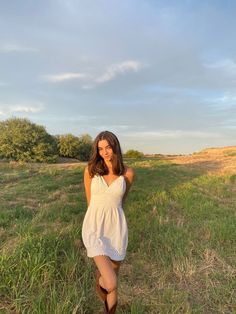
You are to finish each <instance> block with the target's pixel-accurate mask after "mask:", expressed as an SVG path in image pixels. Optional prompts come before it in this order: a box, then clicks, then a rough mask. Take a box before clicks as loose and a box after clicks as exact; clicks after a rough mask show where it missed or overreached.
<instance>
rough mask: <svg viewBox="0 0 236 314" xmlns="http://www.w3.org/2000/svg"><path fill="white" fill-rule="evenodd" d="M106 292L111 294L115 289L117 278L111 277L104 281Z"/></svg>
mask: <svg viewBox="0 0 236 314" xmlns="http://www.w3.org/2000/svg"><path fill="white" fill-rule="evenodd" d="M104 281H105V286H106V290H107V291H108V292H111V291H113V290H116V289H117V276H116V275H115V276H112V278H106V279H105V280H104Z"/></svg>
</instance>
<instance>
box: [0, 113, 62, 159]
mask: <svg viewBox="0 0 236 314" xmlns="http://www.w3.org/2000/svg"><path fill="white" fill-rule="evenodd" d="M56 154H57V147H56V141H55V139H54V138H53V137H52V136H51V135H50V134H48V133H47V132H46V130H45V128H44V127H43V126H41V125H36V124H34V123H32V122H30V121H29V120H28V119H23V118H10V119H7V120H5V121H1V122H0V157H1V158H6V159H9V160H16V161H31V162H52V161H55V159H56V157H57V156H56Z"/></svg>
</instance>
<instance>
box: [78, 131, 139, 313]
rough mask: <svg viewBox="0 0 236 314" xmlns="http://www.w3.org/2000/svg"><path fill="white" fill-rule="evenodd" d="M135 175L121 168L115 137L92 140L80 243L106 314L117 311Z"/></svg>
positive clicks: (109, 134) (104, 134)
mask: <svg viewBox="0 0 236 314" xmlns="http://www.w3.org/2000/svg"><path fill="white" fill-rule="evenodd" d="M133 178H134V171H133V169H132V168H128V167H127V166H125V165H124V163H123V159H122V153H121V148H120V143H119V140H118V139H117V137H116V136H115V134H113V133H112V132H109V131H103V132H101V133H99V134H98V135H97V137H96V138H95V140H94V143H93V148H92V154H91V158H90V160H89V162H88V166H86V168H85V171H84V186H85V193H86V198H87V203H88V209H87V212H86V214H85V217H84V221H83V226H82V238H83V243H84V245H85V247H86V249H87V255H88V257H91V258H93V260H94V262H95V264H96V266H97V271H96V291H97V293H98V295H99V297H100V298H101V299H102V300H103V302H104V305H105V313H115V311H116V307H117V299H118V298H117V287H118V272H119V268H120V265H121V261H122V260H124V258H125V255H126V249H127V245H128V229H127V223H126V218H125V215H124V212H123V208H122V207H123V204H124V200H125V198H126V197H127V194H128V191H129V189H130V187H131V185H132V182H133Z"/></svg>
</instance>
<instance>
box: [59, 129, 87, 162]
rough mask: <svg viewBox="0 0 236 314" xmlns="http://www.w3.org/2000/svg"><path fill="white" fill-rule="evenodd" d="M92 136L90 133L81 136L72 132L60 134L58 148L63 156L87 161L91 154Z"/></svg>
mask: <svg viewBox="0 0 236 314" xmlns="http://www.w3.org/2000/svg"><path fill="white" fill-rule="evenodd" d="M91 149H92V138H91V136H90V135H88V134H84V135H81V137H77V136H74V135H72V134H65V135H59V136H58V150H59V154H60V156H61V157H69V158H77V159H79V160H82V161H87V160H88V159H89V156H90V154H91Z"/></svg>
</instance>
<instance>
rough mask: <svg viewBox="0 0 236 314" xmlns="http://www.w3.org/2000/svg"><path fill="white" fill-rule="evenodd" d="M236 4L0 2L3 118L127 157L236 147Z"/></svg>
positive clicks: (69, 0) (0, 106)
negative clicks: (84, 137)
mask: <svg viewBox="0 0 236 314" xmlns="http://www.w3.org/2000/svg"><path fill="white" fill-rule="evenodd" d="M235 12H236V2H235V1H227V0H225V1H223V0H222V1H213V0H212V1H201V0H200V1H187V0H186V1H168V0H166V1H164V0H163V1H158V0H155V1H153V0H152V1H151V0H146V1H144V0H126V1H122V0H119V1H118V0H117V1H115V0H109V1H108V0H106V1H105V0H96V1H95V0H93V1H92V0H40V1H35V0H21V1H18V0H11V1H1V0H0V120H5V119H7V118H9V117H12V116H15V117H27V118H29V119H30V120H31V121H32V122H35V123H38V124H41V125H44V126H45V127H46V129H47V131H48V132H49V133H51V134H65V133H72V134H74V135H81V134H84V133H88V134H90V135H91V136H92V137H93V138H94V137H95V136H96V135H97V134H98V133H99V132H100V131H103V130H110V131H112V132H114V133H115V134H116V135H117V136H118V138H119V140H120V143H121V146H122V150H123V151H124V152H125V151H126V150H127V149H131V148H132V149H138V150H140V151H143V152H144V153H168V154H175V153H192V152H195V151H199V150H201V149H204V148H206V147H213V146H228V145H236V41H235V29H236V19H235Z"/></svg>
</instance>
